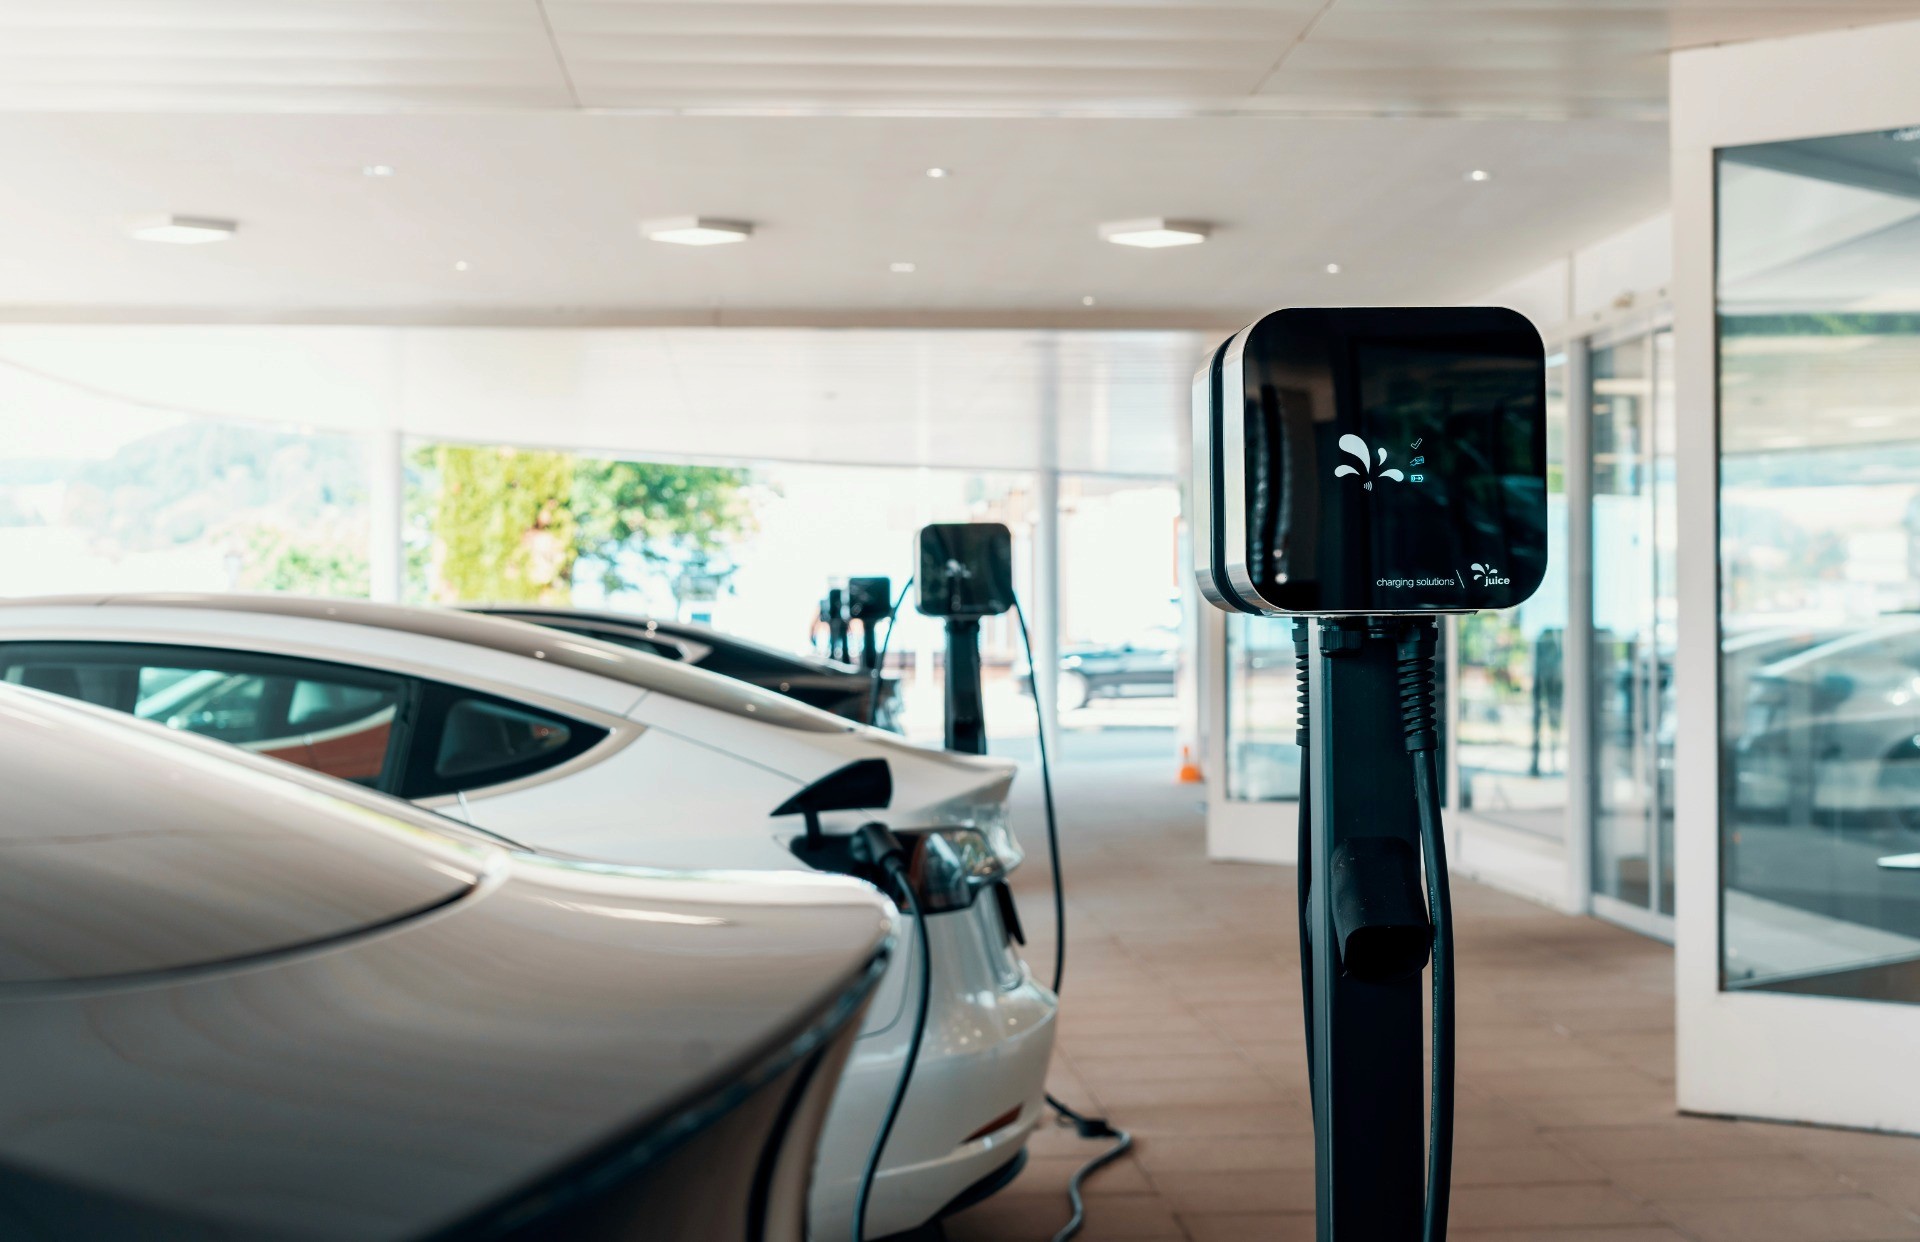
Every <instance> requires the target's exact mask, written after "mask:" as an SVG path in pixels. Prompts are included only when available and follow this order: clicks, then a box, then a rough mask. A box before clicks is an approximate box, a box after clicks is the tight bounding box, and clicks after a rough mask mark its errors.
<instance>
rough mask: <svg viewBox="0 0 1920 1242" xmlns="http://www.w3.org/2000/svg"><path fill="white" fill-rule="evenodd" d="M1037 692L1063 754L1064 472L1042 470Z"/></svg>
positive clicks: (1053, 742) (1043, 723) (1050, 737)
mask: <svg viewBox="0 0 1920 1242" xmlns="http://www.w3.org/2000/svg"><path fill="white" fill-rule="evenodd" d="M1033 590H1034V594H1035V595H1036V596H1038V597H1039V598H1038V600H1037V602H1038V604H1039V605H1040V606H1039V607H1038V608H1036V609H1034V618H1033V631H1034V632H1033V692H1034V694H1036V695H1037V696H1039V703H1040V727H1041V728H1043V729H1045V730H1046V731H1047V737H1046V741H1047V752H1048V753H1049V754H1051V755H1053V756H1055V757H1058V756H1059V754H1060V472H1059V471H1058V470H1053V469H1046V470H1042V471H1041V472H1040V494H1039V497H1038V511H1037V513H1036V514H1035V521H1034V524H1033Z"/></svg>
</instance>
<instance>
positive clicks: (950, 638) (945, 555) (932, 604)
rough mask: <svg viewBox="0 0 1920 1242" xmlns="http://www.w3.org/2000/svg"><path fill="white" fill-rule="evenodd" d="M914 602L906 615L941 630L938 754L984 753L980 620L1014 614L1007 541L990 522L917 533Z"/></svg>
mask: <svg viewBox="0 0 1920 1242" xmlns="http://www.w3.org/2000/svg"><path fill="white" fill-rule="evenodd" d="M914 579H915V581H916V582H918V583H919V586H920V595H919V598H918V599H917V600H915V601H914V607H915V608H916V609H917V610H918V611H919V612H920V613H921V614H922V615H923V616H929V617H941V618H943V619H945V621H946V626H947V671H946V691H947V698H946V704H947V710H946V747H947V749H948V750H958V751H964V752H965V753H967V754H970V755H984V754H986V753H987V716H986V708H985V705H984V704H983V703H982V702H981V696H980V619H981V618H982V617H995V616H999V615H1000V614H1001V613H1003V612H1006V611H1007V610H1008V609H1010V608H1012V607H1013V606H1014V598H1013V534H1012V532H1010V531H1009V530H1007V528H1006V527H1005V526H1003V525H1001V524H1000V523H998V522H940V523H935V524H934V525H932V526H923V527H921V528H920V547H919V565H918V568H917V572H916V573H915V575H914Z"/></svg>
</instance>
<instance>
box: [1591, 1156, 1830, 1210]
mask: <svg viewBox="0 0 1920 1242" xmlns="http://www.w3.org/2000/svg"><path fill="white" fill-rule="evenodd" d="M1607 1173H1608V1175H1609V1177H1610V1178H1611V1179H1612V1181H1613V1183H1614V1185H1616V1186H1619V1187H1620V1188H1621V1189H1623V1190H1625V1191H1626V1192H1627V1193H1628V1194H1631V1195H1637V1196H1639V1197H1640V1198H1642V1199H1653V1200H1663V1201H1673V1200H1689V1199H1767V1198H1780V1197H1782V1196H1787V1195H1796V1196H1799V1195H1804V1196H1807V1197H1809V1198H1811V1197H1815V1196H1819V1195H1846V1194H1857V1193H1858V1192H1859V1188H1858V1187H1856V1186H1850V1185H1848V1184H1847V1183H1846V1182H1844V1181H1842V1180H1841V1178H1840V1175H1839V1174H1837V1173H1835V1172H1833V1171H1832V1170H1831V1169H1827V1168H1823V1167H1821V1166H1820V1165H1817V1164H1815V1163H1814V1162H1813V1161H1811V1160H1808V1159H1807V1158H1805V1157H1804V1156H1728V1157H1724V1158H1719V1159H1707V1160H1653V1161H1647V1162H1644V1163H1641V1162H1635V1163H1621V1164H1614V1165H1610V1166H1609V1167H1608V1169H1607Z"/></svg>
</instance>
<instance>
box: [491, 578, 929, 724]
mask: <svg viewBox="0 0 1920 1242" xmlns="http://www.w3.org/2000/svg"><path fill="white" fill-rule="evenodd" d="M467 611H469V612H478V613H485V614H487V615H489V616H496V617H511V618H513V619H514V620H516V621H529V622H532V623H533V624H534V625H544V626H547V627H549V628H551V629H556V630H564V631H566V632H567V633H569V634H578V635H581V636H582V637H584V638H597V639H600V640H601V641H603V642H609V643H617V644H619V645H620V646H622V647H631V648H633V649H634V650H636V651H644V652H646V653H647V654H648V655H657V656H659V657H661V658H662V659H666V660H677V661H680V662H683V663H686V664H692V665H694V666H695V667H698V668H703V669H706V670H707V671H708V672H710V673H718V674H720V675H721V676H722V677H734V678H738V679H739V680H741V681H744V682H747V683H749V684H751V685H755V686H759V687H760V688H761V689H763V690H771V691H773V692H774V693H776V694H784V695H786V696H787V697H788V698H794V699H798V700H800V701H801V702H802V703H807V704H811V705H812V706H814V707H818V708H821V709H822V710H824V711H829V712H832V713H833V714H834V715H836V716H844V717H846V718H847V719H848V720H852V721H856V722H858V723H860V724H870V725H872V726H874V727H875V728H877V729H886V730H888V731H890V732H894V733H898V732H899V731H900V682H899V680H898V679H897V678H893V677H887V676H881V677H879V678H877V679H876V678H875V677H874V676H873V675H872V674H871V673H865V672H862V671H861V670H860V669H858V668H856V667H854V666H853V665H851V664H844V663H842V662H840V661H839V660H823V659H821V658H820V657H818V656H810V655H799V654H796V653H794V652H791V651H781V650H779V649H778V648H775V647H769V646H766V645H765V644H763V643H756V642H754V641H752V640H751V639H745V638H741V637H739V636H738V635H734V634H729V633H726V632H725V631H724V630H716V629H714V628H713V627H712V626H710V625H700V624H697V623H695V622H692V621H661V620H656V619H655V618H653V617H641V616H635V615H633V614H631V613H623V612H612V611H606V610H590V609H584V608H548V607H540V606H538V605H533V604H476V605H472V606H470V607H469V608H468V609H467ZM876 680H877V681H878V683H879V695H878V697H877V698H876V697H875V695H874V684H875V682H876ZM869 704H872V706H871V708H870V707H869Z"/></svg>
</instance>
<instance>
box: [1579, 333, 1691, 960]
mask: <svg viewBox="0 0 1920 1242" xmlns="http://www.w3.org/2000/svg"><path fill="white" fill-rule="evenodd" d="M1671 357H1672V333H1671V332H1670V331H1667V330H1661V331H1658V332H1653V333H1648V334H1645V335H1641V336H1637V337H1634V338H1632V339H1629V340H1625V341H1621V342H1619V343H1617V344H1612V345H1606V346H1603V347H1599V348H1596V349H1595V350H1594V351H1593V355H1592V367H1591V375H1592V381H1591V382H1592V394H1591V397H1590V409H1591V417H1592V444H1593V459H1592V460H1593V548H1592V551H1593V655H1592V683H1591V694H1592V704H1593V707H1592V712H1593V731H1592V743H1591V744H1592V750H1593V755H1592V771H1593V799H1594V803H1593V838H1592V840H1593V861H1592V875H1593V905H1594V910H1595V912H1596V913H1599V914H1602V915H1605V916H1607V917H1610V918H1613V919H1615V920H1617V921H1620V922H1624V923H1627V924H1629V925H1631V926H1633V927H1635V928H1638V929H1639V930H1642V931H1647V932H1651V933H1653V934H1656V935H1662V936H1668V937H1670V936H1671V934H1672V930H1671V928H1672V915H1673V794H1672V791H1673V739H1674V734H1673V720H1674V711H1673V699H1672V696H1673V652H1674V637H1675V635H1674V618H1675V601H1674V574H1673V549H1674V545H1675V538H1674V534H1675V523H1674V488H1673V460H1674V459H1673V452H1674V431H1675V427H1674V405H1673V399H1672V381H1671V370H1672V368H1671V366H1670V365H1669V363H1670V359H1671Z"/></svg>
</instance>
